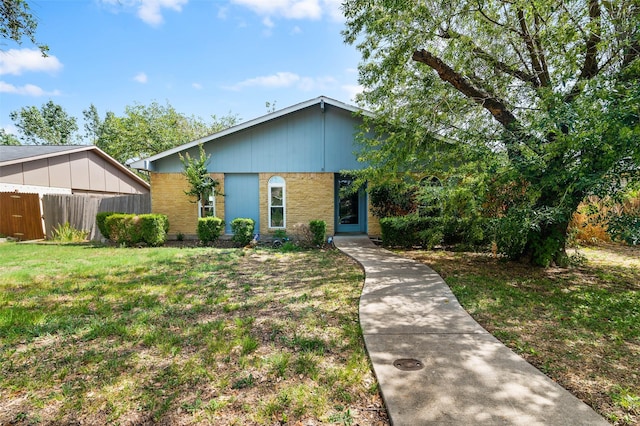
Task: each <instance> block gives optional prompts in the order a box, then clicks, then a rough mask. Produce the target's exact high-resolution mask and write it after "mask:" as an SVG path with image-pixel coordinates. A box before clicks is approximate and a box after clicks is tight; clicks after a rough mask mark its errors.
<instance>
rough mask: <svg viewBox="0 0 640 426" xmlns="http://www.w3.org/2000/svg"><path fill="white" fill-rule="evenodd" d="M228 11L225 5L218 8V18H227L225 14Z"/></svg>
mask: <svg viewBox="0 0 640 426" xmlns="http://www.w3.org/2000/svg"><path fill="white" fill-rule="evenodd" d="M228 13H229V8H228V7H226V6H223V7H219V8H218V19H227V14H228Z"/></svg>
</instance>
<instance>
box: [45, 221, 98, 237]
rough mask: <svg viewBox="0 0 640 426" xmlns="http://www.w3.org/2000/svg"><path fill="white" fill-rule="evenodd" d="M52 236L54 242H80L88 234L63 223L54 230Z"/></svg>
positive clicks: (67, 223)
mask: <svg viewBox="0 0 640 426" xmlns="http://www.w3.org/2000/svg"><path fill="white" fill-rule="evenodd" d="M52 234H53V238H52V239H53V240H54V241H64V242H80V241H85V240H86V239H87V236H88V235H89V232H87V231H84V230H80V229H76V228H74V227H73V226H71V225H70V224H69V222H65V223H64V225H58V226H57V227H56V228H54V229H53V232H52Z"/></svg>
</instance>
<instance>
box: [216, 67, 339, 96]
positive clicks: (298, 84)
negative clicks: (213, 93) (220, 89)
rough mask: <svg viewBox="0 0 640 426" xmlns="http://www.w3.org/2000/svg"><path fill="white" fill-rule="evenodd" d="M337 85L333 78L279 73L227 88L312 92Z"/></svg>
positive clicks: (248, 80) (250, 79)
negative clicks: (289, 89) (293, 88)
mask: <svg viewBox="0 0 640 426" xmlns="http://www.w3.org/2000/svg"><path fill="white" fill-rule="evenodd" d="M334 83H335V79H334V78H333V77H301V76H299V75H298V74H295V73H292V72H277V73H275V74H271V75H265V76H260V77H254V78H249V79H247V80H244V81H241V82H239V83H236V84H234V85H233V86H229V87H226V89H229V90H242V89H244V88H247V87H262V88H267V89H280V88H286V87H295V88H297V89H299V90H302V91H305V92H310V91H315V90H319V89H323V88H326V87H329V86H331V85H333V84H334Z"/></svg>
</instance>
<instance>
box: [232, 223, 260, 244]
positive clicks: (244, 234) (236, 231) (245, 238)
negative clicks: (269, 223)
mask: <svg viewBox="0 0 640 426" xmlns="http://www.w3.org/2000/svg"><path fill="white" fill-rule="evenodd" d="M254 227H255V222H254V221H253V219H247V218H241V217H239V218H236V219H233V220H232V221H231V232H233V237H231V240H232V241H234V242H236V243H238V244H240V245H242V246H246V245H247V244H249V243H250V242H251V240H252V239H253V230H254Z"/></svg>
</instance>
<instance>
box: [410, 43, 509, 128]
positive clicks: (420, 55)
mask: <svg viewBox="0 0 640 426" xmlns="http://www.w3.org/2000/svg"><path fill="white" fill-rule="evenodd" d="M413 60H414V61H417V62H421V63H423V64H425V65H427V66H428V67H430V68H431V69H433V70H434V71H436V72H437V73H438V76H439V77H440V79H441V80H442V81H446V82H447V83H449V84H451V85H452V86H453V87H455V88H456V89H457V90H458V91H459V92H460V93H462V94H463V95H465V96H466V97H468V98H470V99H471V100H473V101H474V102H475V103H477V104H478V105H480V106H482V107H483V108H485V109H486V110H487V111H489V112H490V113H491V115H492V116H493V117H494V118H495V119H496V120H497V121H498V122H499V123H500V124H502V125H503V126H504V127H506V128H508V129H511V128H512V127H513V126H514V125H515V124H516V123H517V119H516V117H515V116H514V115H513V114H512V113H511V111H509V109H508V108H507V106H506V105H505V103H504V101H502V100H500V99H498V98H496V97H493V96H491V95H489V94H488V93H486V92H484V91H483V90H481V89H478V88H476V87H474V86H473V84H471V82H470V81H468V80H467V79H466V78H464V77H463V76H462V75H460V74H459V73H458V72H456V71H455V70H454V69H453V68H451V67H450V66H449V65H447V64H445V63H444V62H443V61H442V60H441V59H440V58H438V57H436V56H434V55H432V54H431V53H430V52H428V51H427V50H425V49H422V50H416V51H415V52H413Z"/></svg>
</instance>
